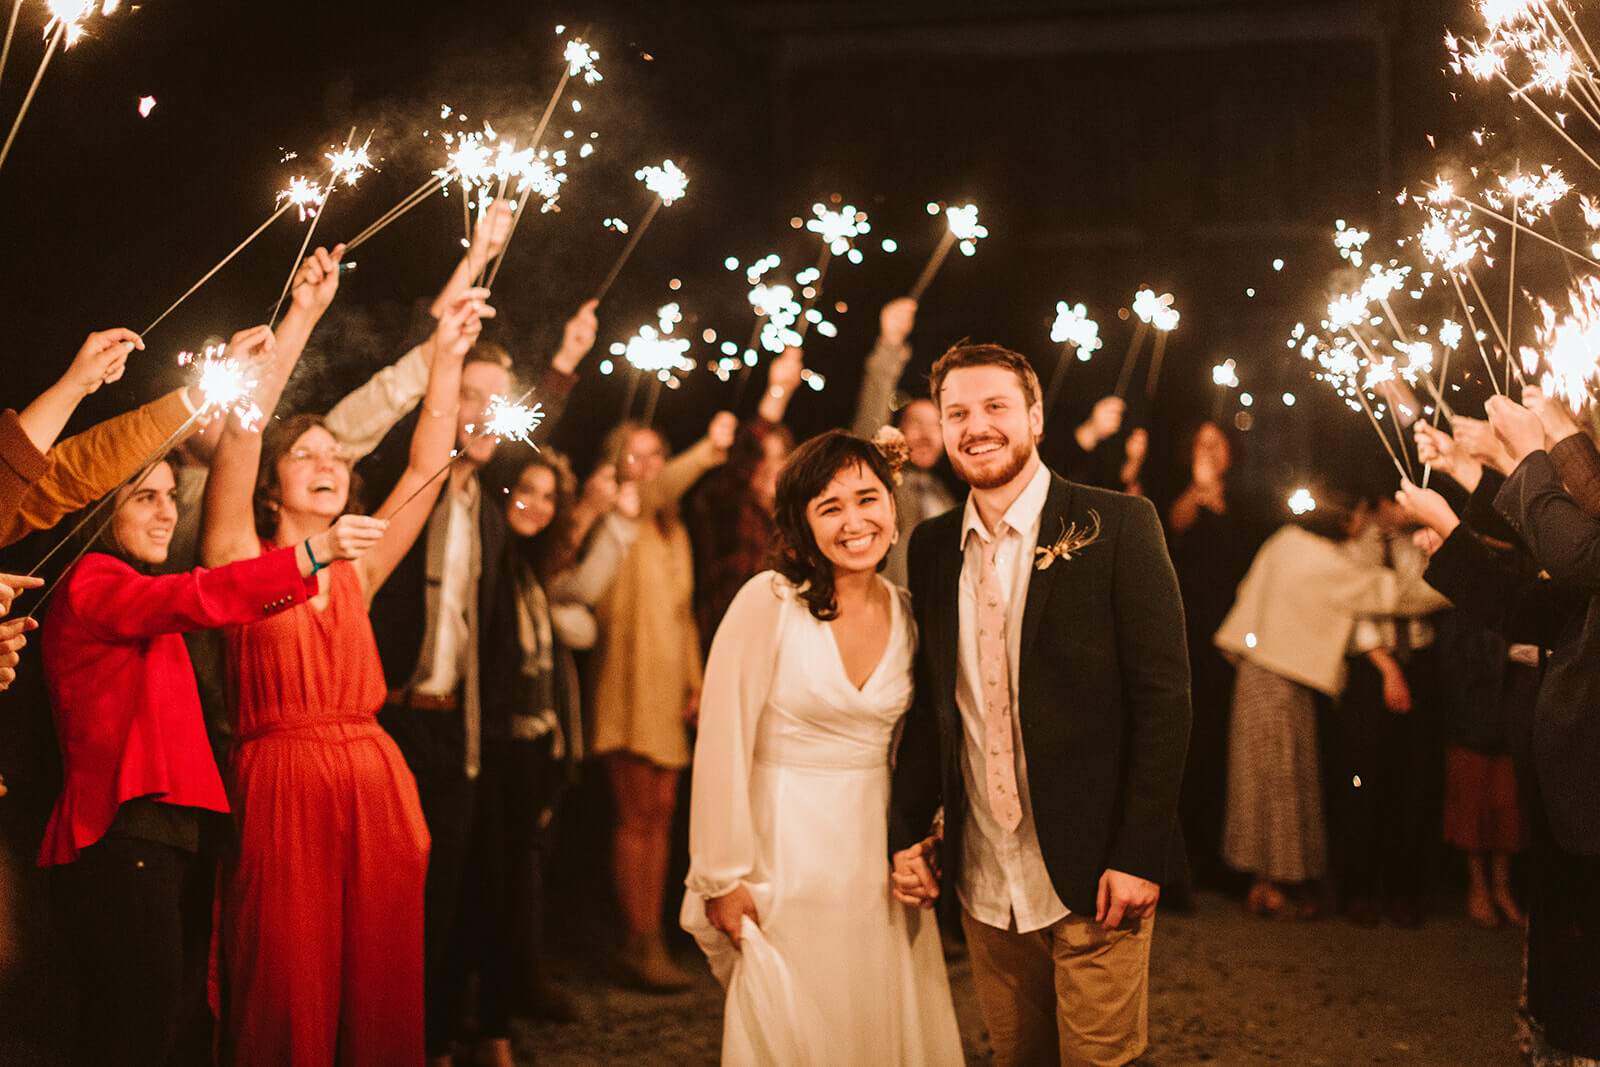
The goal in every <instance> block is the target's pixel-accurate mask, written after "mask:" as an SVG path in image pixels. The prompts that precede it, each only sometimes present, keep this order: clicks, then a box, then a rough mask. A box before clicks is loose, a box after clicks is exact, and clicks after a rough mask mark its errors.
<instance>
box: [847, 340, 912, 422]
mask: <svg viewBox="0 0 1600 1067" xmlns="http://www.w3.org/2000/svg"><path fill="white" fill-rule="evenodd" d="M910 360H911V346H910V345H904V344H901V345H890V344H884V342H883V341H882V339H881V338H880V339H879V341H878V343H877V344H875V345H873V346H872V354H871V355H869V356H867V362H866V367H865V368H864V369H863V371H862V373H861V393H860V395H859V396H858V397H857V398H856V420H855V423H854V425H853V427H852V428H851V432H852V433H854V434H855V435H856V436H857V437H865V438H867V439H869V440H870V439H871V438H872V435H873V434H875V433H877V432H878V431H879V430H880V429H882V428H883V427H884V426H885V425H886V424H887V423H888V422H889V420H890V418H891V417H893V415H894V387H895V385H896V383H898V382H899V381H900V375H901V374H903V373H905V369H906V364H907V363H908V362H910Z"/></svg>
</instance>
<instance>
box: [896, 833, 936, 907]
mask: <svg viewBox="0 0 1600 1067" xmlns="http://www.w3.org/2000/svg"><path fill="white" fill-rule="evenodd" d="M936 848H937V846H936V843H935V841H934V838H932V837H931V836H930V837H927V838H924V839H923V840H921V841H919V842H917V843H916V844H914V845H912V846H911V847H910V848H907V849H901V850H900V851H899V852H896V853H895V854H894V869H893V870H892V871H890V872H889V877H890V878H891V879H892V880H893V883H894V898H895V899H896V900H898V901H899V902H900V903H902V904H911V905H915V906H917V907H922V908H931V907H933V902H934V901H935V900H937V899H938V897H939V871H938V868H937V866H936V863H937V852H936Z"/></svg>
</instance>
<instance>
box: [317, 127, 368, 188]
mask: <svg viewBox="0 0 1600 1067" xmlns="http://www.w3.org/2000/svg"><path fill="white" fill-rule="evenodd" d="M371 145H372V135H371V134H368V135H367V139H366V140H365V141H363V142H361V144H359V145H353V144H351V143H350V142H348V141H346V142H345V144H344V146H343V147H342V148H337V149H335V150H333V151H332V152H329V153H327V155H326V156H324V157H323V158H325V159H327V161H328V165H329V168H330V175H329V178H328V187H329V188H330V189H331V188H332V187H333V186H335V185H338V184H339V183H340V182H341V181H342V182H344V183H345V184H346V185H354V184H355V183H356V182H357V181H358V180H359V179H360V178H361V176H362V175H363V174H365V173H367V171H369V170H374V169H376V168H375V167H374V165H373V162H372V157H371V155H370V154H369V149H370V148H371Z"/></svg>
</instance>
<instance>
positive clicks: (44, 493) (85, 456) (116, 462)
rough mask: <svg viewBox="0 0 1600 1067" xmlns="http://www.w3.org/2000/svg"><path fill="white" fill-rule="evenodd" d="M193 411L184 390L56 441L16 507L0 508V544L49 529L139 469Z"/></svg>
mask: <svg viewBox="0 0 1600 1067" xmlns="http://www.w3.org/2000/svg"><path fill="white" fill-rule="evenodd" d="M193 414H194V410H193V409H192V408H190V407H189V401H188V398H187V397H186V396H185V390H183V389H175V390H173V391H172V392H170V393H168V394H167V395H166V396H164V397H162V398H161V399H159V400H152V401H151V402H150V403H148V404H145V405H144V406H143V407H139V408H135V409H134V410H132V411H129V412H126V413H124V414H122V415H118V416H116V417H115V418H111V419H107V420H106V421H104V422H102V423H98V424H97V425H94V426H91V427H89V428H88V429H87V430H85V431H83V432H82V433H80V434H76V435H74V436H72V437H69V438H67V439H66V440H65V441H60V442H57V444H56V446H55V447H54V448H52V449H51V450H50V451H49V453H47V458H48V459H49V460H51V461H52V462H51V463H50V466H49V469H48V470H46V471H45V472H44V473H43V474H42V475H40V477H39V478H38V480H37V481H35V482H34V483H33V484H32V485H31V486H29V487H28V488H27V489H25V490H24V491H23V493H22V495H21V497H20V498H18V500H17V505H16V509H15V510H14V511H0V545H9V544H11V543H12V542H13V541H16V540H18V539H20V538H21V537H22V536H23V535H24V534H26V533H28V532H29V531H32V530H47V529H49V528H50V527H52V526H54V525H55V524H56V523H58V522H60V521H61V517H62V516H63V515H66V514H69V513H71V512H74V511H77V510H78V509H79V508H81V507H83V506H84V505H86V504H91V503H93V502H94V501H96V500H99V499H100V498H101V497H103V496H105V495H106V494H107V493H109V492H111V490H113V489H115V488H116V487H117V486H118V485H119V484H120V483H121V482H122V480H123V479H124V478H126V477H128V475H130V474H132V473H133V472H134V471H136V470H138V469H139V468H140V467H141V466H142V465H143V464H144V461H145V460H146V459H148V458H149V457H150V456H151V455H152V454H153V453H154V452H155V451H156V450H157V449H158V448H160V447H161V446H162V445H163V444H165V443H167V439H168V438H170V437H171V436H172V435H173V434H175V433H177V432H178V430H179V429H180V428H181V427H182V426H183V424H184V423H185V422H187V421H188V420H189V417H190V416H191V415H193Z"/></svg>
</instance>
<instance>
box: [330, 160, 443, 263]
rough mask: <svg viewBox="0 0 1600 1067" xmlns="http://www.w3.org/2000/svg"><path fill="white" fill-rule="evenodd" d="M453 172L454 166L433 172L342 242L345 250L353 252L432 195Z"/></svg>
mask: <svg viewBox="0 0 1600 1067" xmlns="http://www.w3.org/2000/svg"><path fill="white" fill-rule="evenodd" d="M455 174H456V171H455V168H454V167H452V168H450V169H449V170H447V171H445V173H444V175H443V176H442V177H441V176H440V175H437V174H435V175H434V176H433V177H431V178H429V179H428V180H427V181H426V182H424V183H422V184H421V185H419V186H418V187H417V188H416V189H414V190H412V191H411V193H410V194H408V195H407V196H406V198H405V199H403V200H401V201H400V203H398V204H396V205H395V206H394V207H392V208H390V209H389V210H388V211H386V212H384V213H383V214H382V215H380V216H378V218H377V220H376V221H374V222H373V223H372V225H370V226H368V227H367V228H366V229H364V230H362V231H361V232H360V233H358V234H356V235H355V236H354V237H352V238H350V240H348V241H346V242H345V243H344V247H345V251H346V252H353V251H354V250H355V249H356V248H357V247H359V246H360V245H361V244H363V243H365V242H366V241H369V240H371V239H372V237H373V236H374V235H376V234H377V232H378V231H379V230H381V229H383V228H384V227H385V226H388V225H389V224H390V223H391V222H393V221H395V220H396V219H398V218H399V217H400V216H401V215H404V214H405V213H406V212H408V211H410V210H411V209H412V208H414V207H416V206H417V205H418V204H420V203H422V202H423V201H424V200H426V199H427V198H428V197H430V196H432V195H433V194H434V193H435V192H437V191H438V190H439V189H441V188H442V187H443V186H444V184H445V183H446V182H448V181H450V180H451V179H452V178H453V177H455Z"/></svg>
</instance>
